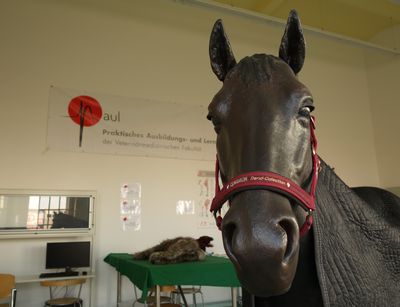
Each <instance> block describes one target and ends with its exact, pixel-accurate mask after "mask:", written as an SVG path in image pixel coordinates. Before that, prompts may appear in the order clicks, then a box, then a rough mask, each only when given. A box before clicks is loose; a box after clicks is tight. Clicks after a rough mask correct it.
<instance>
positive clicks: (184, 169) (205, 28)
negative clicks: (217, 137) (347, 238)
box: [0, 0, 398, 307]
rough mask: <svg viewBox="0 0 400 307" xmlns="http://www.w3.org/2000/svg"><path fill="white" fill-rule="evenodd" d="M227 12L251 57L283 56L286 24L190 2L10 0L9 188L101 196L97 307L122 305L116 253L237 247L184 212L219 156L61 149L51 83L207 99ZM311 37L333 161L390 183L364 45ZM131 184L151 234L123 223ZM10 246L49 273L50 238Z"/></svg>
mask: <svg viewBox="0 0 400 307" xmlns="http://www.w3.org/2000/svg"><path fill="white" fill-rule="evenodd" d="M217 18H223V20H224V24H225V27H226V31H227V32H228V35H229V37H230V40H231V44H232V47H233V49H234V52H235V55H236V57H237V58H238V59H239V58H242V57H243V56H246V55H249V54H253V53H258V52H266V53H272V54H276V53H277V50H278V47H279V42H280V37H281V35H282V33H283V26H282V25H272V24H268V23H265V22H260V21H255V20H251V19H248V18H243V17H240V16H236V15H230V14H227V13H224V12H222V11H210V10H207V9H203V8H198V7H193V6H190V5H184V4H182V3H180V2H173V1H165V0H164V1H161V0H158V1H127V0H115V1H110V0H108V1H107V0H102V1H99V0H96V1H95V0H79V1H78V0H68V1H67V0H60V1H51V0H37V1H23V0H4V1H2V2H1V3H0V38H1V42H0V50H1V54H0V84H1V90H0V107H1V108H0V110H1V111H0V112H1V113H0V114H1V115H0V116H1V120H0V144H1V151H0V172H1V176H0V187H1V188H21V189H46V190H48V189H58V190H65V189H71V190H77V189H82V190H96V191H97V193H98V198H97V202H96V238H95V242H96V250H95V253H96V262H95V265H96V274H97V277H96V280H95V298H96V302H95V304H94V305H93V306H99V307H109V306H113V305H114V302H115V300H116V297H115V293H116V280H115V279H116V273H115V270H114V269H113V268H111V267H110V266H108V265H107V264H105V263H104V262H103V261H102V259H103V258H104V257H105V256H106V255H107V254H108V253H110V252H133V251H138V250H141V249H143V248H146V247H148V246H151V245H153V244H155V243H157V242H159V241H161V240H162V239H165V238H171V237H174V236H177V235H191V236H195V237H197V236H199V235H203V234H207V235H211V236H213V237H214V238H215V241H216V242H215V245H216V247H215V251H216V252H222V251H223V247H222V243H221V239H220V234H219V232H218V231H217V230H216V229H206V230H204V229H203V230H202V229H198V228H197V227H196V220H195V218H194V217H190V216H189V217H188V216H177V215H176V214H175V203H176V201H177V200H180V199H192V198H193V196H194V195H196V192H197V190H196V174H197V171H198V170H213V162H211V161H210V162H206V161H188V160H172V159H156V158H144V157H133V156H112V155H100V154H79V153H68V152H52V151H47V150H46V122H47V107H48V91H49V87H50V85H56V86H61V87H66V88H75V89H85V90H89V91H95V92H104V93H109V94H115V95H121V96H127V97H143V98H147V99H155V100H159V101H173V102H178V103H186V104H193V105H207V104H208V103H209V101H210V100H211V99H212V97H213V95H214V94H215V93H216V92H217V90H218V89H219V87H220V84H219V82H218V81H217V79H216V77H215V76H214V75H213V74H212V72H211V70H210V65H209V59H208V39H209V34H210V30H211V28H212V25H213V23H214V21H215V20H216V19H217ZM305 34H306V39H307V42H308V50H307V59H306V63H305V66H304V69H303V71H302V72H301V74H300V79H301V80H302V81H304V83H305V84H306V85H308V86H309V88H310V89H311V91H312V92H313V93H314V96H315V103H316V107H317V110H316V116H317V120H318V128H317V135H318V138H319V142H320V143H319V144H320V150H319V152H320V154H321V156H322V157H323V158H324V159H325V160H326V161H327V162H328V163H329V164H330V165H332V166H334V167H335V168H336V170H337V172H338V173H339V175H341V176H342V178H343V179H344V180H345V181H346V182H347V183H349V184H350V185H378V186H379V185H382V184H386V179H385V181H381V179H380V177H382V178H383V177H384V178H386V172H387V171H388V170H386V166H385V165H386V164H388V163H397V161H396V159H397V157H394V156H387V155H385V154H381V153H380V151H378V150H377V149H376V147H375V144H374V138H376V139H379V140H381V139H384V138H386V137H387V135H386V133H385V132H384V131H381V130H380V129H378V130H375V131H374V128H373V124H375V121H376V120H377V121H379V118H374V121H373V120H372V115H371V109H372V110H374V108H375V106H374V102H375V99H373V100H371V101H370V96H369V95H370V92H369V90H368V88H369V86H370V85H371V84H370V83H369V81H368V78H367V72H368V71H367V68H366V64H365V61H364V50H362V49H361V48H359V47H357V46H354V45H348V44H345V43H343V42H340V41H335V40H330V39H327V38H324V37H322V36H319V35H315V34H311V33H308V32H306V33H305ZM391 73H392V74H396V72H391ZM383 77H385V76H384V75H382V78H383ZM381 88H382V89H384V88H385V84H384V83H383V82H382V84H381ZM370 102H371V104H370ZM397 110H398V109H396V111H397ZM387 111H388V112H389V113H390V106H389V109H388V110H387ZM205 115H206V114H204V116H205ZM182 129H184V127H183V128H182ZM397 148H398V147H397ZM377 152H378V154H377ZM377 160H378V161H377ZM382 160H385V162H382ZM123 182H140V183H141V184H142V189H143V197H142V229H141V230H140V231H138V232H123V231H122V229H121V225H120V222H119V187H120V185H121V183H123ZM0 246H1V247H0V248H1V256H0V257H1V259H2V261H0V271H10V272H17V273H20V274H21V273H22V272H24V271H25V270H26V271H28V272H32V273H33V272H41V271H42V270H43V261H44V260H43V252H42V250H43V247H42V246H43V243H42V242H39V241H28V240H20V241H12V242H11V241H1V242H0ZM5 250H7V255H8V256H7V257H5V256H4V251H5ZM30 251H33V252H30ZM125 284H126V286H125V287H124V291H123V297H124V298H128V297H132V291H131V289H132V288H131V286H130V285H128V282H126V283H125ZM24 290H25V291H24ZM205 292H206V293H205V294H206V299H207V300H208V301H215V300H224V299H228V298H229V295H230V292H229V290H228V289H218V288H206V290H205ZM46 295H47V292H43V290H39V289H37V288H35V286H33V285H30V286H26V287H25V288H22V291H20V293H19V297H18V299H19V302H20V303H19V306H21V307H24V306H30V307H31V306H41V302H42V297H41V296H46Z"/></svg>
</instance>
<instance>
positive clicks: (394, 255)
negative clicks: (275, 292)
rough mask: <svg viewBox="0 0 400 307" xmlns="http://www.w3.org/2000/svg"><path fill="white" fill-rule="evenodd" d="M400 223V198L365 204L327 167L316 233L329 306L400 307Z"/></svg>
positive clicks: (319, 268) (318, 260)
mask: <svg viewBox="0 0 400 307" xmlns="http://www.w3.org/2000/svg"><path fill="white" fill-rule="evenodd" d="M386 199H388V197H386ZM388 212H390V214H388ZM392 214H395V215H396V214H397V216H393V215H392ZM394 219H396V220H397V223H393V220H394ZM399 221H400V199H399V198H398V197H395V196H394V195H393V197H391V198H390V201H380V202H366V201H364V199H362V198H361V197H359V196H358V195H357V194H356V193H355V192H354V191H353V190H352V189H351V188H350V187H348V186H347V185H346V184H345V183H344V182H343V181H342V180H341V179H340V178H339V177H338V176H337V175H336V174H335V172H334V171H333V169H332V168H330V167H329V166H328V165H327V164H326V163H325V162H323V161H322V164H321V172H320V174H319V181H318V186H317V204H316V211H315V213H314V225H313V231H314V241H315V260H316V266H317V271H318V278H319V280H320V287H321V292H322V296H323V300H324V305H326V306H348V305H349V304H350V303H351V305H352V306H396V305H398V302H400V237H399V235H398V234H399V228H400V223H399ZM333 251H334V252H333Z"/></svg>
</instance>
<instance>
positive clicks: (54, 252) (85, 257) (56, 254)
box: [46, 241, 90, 272]
mask: <svg viewBox="0 0 400 307" xmlns="http://www.w3.org/2000/svg"><path fill="white" fill-rule="evenodd" d="M89 266H90V242H89V241H76V242H48V243H47V248H46V269H65V272H71V271H72V269H74V268H84V267H89Z"/></svg>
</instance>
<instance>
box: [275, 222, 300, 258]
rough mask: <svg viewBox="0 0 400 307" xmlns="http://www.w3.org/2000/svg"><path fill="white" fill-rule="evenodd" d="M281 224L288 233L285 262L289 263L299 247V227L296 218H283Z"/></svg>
mask: <svg viewBox="0 0 400 307" xmlns="http://www.w3.org/2000/svg"><path fill="white" fill-rule="evenodd" d="M278 224H279V226H280V227H281V228H282V229H283V230H284V232H285V233H286V250H285V253H284V255H283V262H284V263H287V262H288V261H289V260H290V259H291V258H292V256H294V255H295V253H296V251H297V249H298V240H299V229H298V226H297V223H296V221H295V220H292V219H282V220H281V221H279V223H278Z"/></svg>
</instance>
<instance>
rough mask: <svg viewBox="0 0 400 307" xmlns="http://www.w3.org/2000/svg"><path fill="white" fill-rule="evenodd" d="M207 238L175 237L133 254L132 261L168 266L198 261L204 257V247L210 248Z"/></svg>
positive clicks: (209, 239)
mask: <svg viewBox="0 0 400 307" xmlns="http://www.w3.org/2000/svg"><path fill="white" fill-rule="evenodd" d="M212 240H214V239H213V238H211V237H208V236H201V237H200V238H198V239H194V238H191V237H177V238H174V239H168V240H164V241H162V242H161V243H160V244H158V245H156V246H153V247H151V248H148V249H146V250H144V251H141V252H137V253H134V254H133V255H132V257H133V259H136V260H147V259H148V260H149V261H150V262H151V263H154V264H170V263H178V262H185V261H200V260H203V259H204V258H205V257H206V247H212V246H213V245H212V244H211V241H212Z"/></svg>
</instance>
